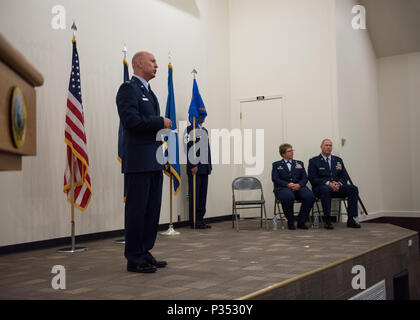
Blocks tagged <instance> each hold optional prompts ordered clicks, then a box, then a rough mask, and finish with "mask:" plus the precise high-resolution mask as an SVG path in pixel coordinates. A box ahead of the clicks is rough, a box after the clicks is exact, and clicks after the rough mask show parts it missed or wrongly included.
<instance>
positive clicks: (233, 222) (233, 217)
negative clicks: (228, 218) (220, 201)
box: [232, 203, 235, 229]
mask: <svg viewBox="0 0 420 320" xmlns="http://www.w3.org/2000/svg"><path fill="white" fill-rule="evenodd" d="M234 206H235V205H234V204H233V203H232V229H233V228H234V227H235V225H234V224H235V213H234V212H235V209H234Z"/></svg>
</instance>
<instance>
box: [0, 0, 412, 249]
mask: <svg viewBox="0 0 420 320" xmlns="http://www.w3.org/2000/svg"><path fill="white" fill-rule="evenodd" d="M353 3H354V2H353V1H352V0H349V1H335V0H316V1H314V0H263V1H258V2H256V1H252V0H229V1H227V0H186V1H175V0H142V1H135V0H124V1H120V2H118V4H117V3H114V2H111V1H102V0H92V1H80V0H72V1H70V0H64V1H61V3H60V4H62V5H64V6H65V8H66V9H67V24H66V25H67V30H64V31H63V30H53V29H52V28H51V19H52V17H53V14H52V13H51V8H52V7H53V6H54V5H56V4H57V2H56V1H52V0H51V1H48V0H45V1H40V2H37V3H36V5H35V3H34V2H33V1H30V0H17V1H13V2H10V1H8V2H6V1H3V2H1V3H0V30H2V33H3V35H4V36H5V37H6V38H7V39H9V41H10V42H11V43H12V44H13V45H14V46H15V47H16V48H17V49H18V50H20V51H21V52H22V53H23V54H24V55H25V56H26V57H27V58H28V59H29V60H30V61H31V62H32V63H33V64H34V66H35V67H36V68H38V69H39V70H40V71H41V72H42V74H43V75H44V78H45V84H44V85H43V86H42V87H41V88H38V89H37V105H38V109H37V119H38V128H37V135H38V155H37V156H36V157H27V158H25V159H24V160H23V170H22V171H21V172H2V173H0V190H1V192H0V246H4V245H9V244H17V243H23V242H30V241H37V240H44V239H51V238H57V237H65V236H68V235H69V234H70V222H69V220H70V208H69V206H68V205H67V204H66V203H65V200H64V194H63V193H62V183H63V173H64V155H65V145H64V141H63V140H64V117H65V102H66V96H67V86H68V80H69V79H68V77H69V72H70V63H71V62H70V59H71V34H72V32H71V30H70V29H69V28H70V26H71V23H72V19H73V18H74V19H76V22H77V26H78V28H79V31H78V33H77V38H78V50H79V54H80V62H81V75H82V96H83V103H84V107H85V123H86V132H87V141H88V152H89V157H90V163H91V167H90V175H91V178H92V187H93V197H92V201H91V204H90V205H89V207H88V209H87V210H86V211H85V212H84V213H80V212H78V213H77V215H76V231H77V234H87V233H93V232H102V231H108V230H116V229H122V228H123V212H124V211H123V203H122V201H121V195H122V192H123V188H122V181H123V177H122V175H121V174H120V165H119V163H118V162H117V160H116V150H117V129H118V122H119V119H118V115H117V112H116V106H115V94H116V92H117V90H118V87H119V85H120V83H121V81H122V62H121V60H122V53H121V49H122V47H123V45H124V43H125V44H126V46H127V48H128V50H129V55H128V58H129V59H131V56H132V54H133V53H134V52H135V51H137V50H140V49H146V50H150V51H152V52H154V53H155V54H156V57H157V60H158V63H159V66H160V70H159V72H158V76H157V77H156V79H154V80H153V81H152V86H153V89H154V91H155V93H156V94H157V96H158V98H159V101H160V104H161V112H162V113H164V112H165V110H164V109H165V105H166V95H167V61H168V59H167V55H168V51H169V50H170V51H171V52H172V55H173V65H174V67H175V73H174V80H175V82H174V86H175V99H176V108H177V118H178V121H182V120H186V119H187V110H188V106H189V103H190V99H191V87H192V86H191V85H192V79H191V74H190V72H191V70H192V68H193V67H195V68H197V69H198V71H199V75H198V82H199V87H200V91H201V94H202V97H203V99H204V101H205V103H206V107H207V111H208V114H209V116H208V118H207V122H206V123H207V127H208V129H222V128H227V129H233V128H240V121H239V105H240V103H239V101H240V100H241V99H244V98H249V97H255V96H257V95H265V96H269V95H281V96H282V98H283V99H282V105H283V106H284V110H283V111H284V113H283V114H284V117H285V121H284V123H285V125H286V130H285V139H284V140H285V141H287V142H290V143H292V144H293V146H294V148H295V149H296V153H295V156H296V158H297V159H301V160H303V161H304V162H305V164H306V165H307V162H308V159H309V158H310V157H312V156H314V155H316V154H318V153H319V144H320V141H321V140H322V139H323V138H325V137H330V138H332V139H333V141H334V142H335V147H336V149H335V151H336V153H337V154H339V155H341V156H343V157H344V159H345V163H346V166H347V167H348V168H349V171H350V174H351V176H352V178H353V180H354V182H355V183H356V184H357V185H358V186H359V188H360V190H361V195H362V198H363V200H364V201H365V203H366V206H367V209H368V211H369V212H388V211H395V212H418V211H420V200H419V198H420V197H418V195H419V188H418V186H417V185H416V182H417V181H419V178H420V177H418V175H419V173H418V170H416V168H417V165H418V164H419V158H420V152H419V148H418V146H417V144H418V143H417V137H418V136H419V129H417V128H418V125H419V122H420V119H419V117H420V111H419V108H418V101H419V97H418V88H419V84H420V83H419V78H418V75H419V74H420V73H419V71H420V70H419V68H420V63H419V61H420V58H419V54H413V55H406V56H398V57H391V58H385V59H380V60H379V62H378V64H377V65H376V59H375V56H374V53H373V50H372V47H371V44H370V40H369V37H368V35H367V34H366V32H364V31H360V32H357V31H355V30H353V29H351V19H352V17H353V16H352V15H351V10H350V8H351V5H352V4H353ZM81 8H83V9H81ZM130 73H131V68H130ZM378 83H379V91H377V86H378ZM377 92H379V94H378V93H377ZM261 116H262V117H267V116H269V115H265V114H262V115H261ZM342 137H343V138H346V139H347V143H346V145H345V146H344V147H341V146H340V144H339V142H340V139H341V138H342ZM281 142H284V141H278V144H280V143H281ZM390 142H391V143H390ZM389 145H393V146H394V145H395V149H392V151H389V150H390V148H389ZM276 147H277V146H276ZM394 150H395V151H394ZM394 154H397V155H403V157H404V161H405V162H404V163H403V164H401V167H402V169H401V170H395V163H394V162H393V155H394ZM182 169H183V174H182V178H183V185H182V188H181V192H180V194H179V195H178V196H177V197H176V198H175V204H174V220H175V221H176V218H177V216H178V215H180V216H181V219H182V220H183V221H185V220H187V219H188V212H187V198H186V194H187V179H186V175H185V167H184V166H182ZM265 170H271V168H265ZM234 174H235V170H233V166H229V165H222V164H220V165H215V166H214V172H213V174H212V176H211V177H210V181H209V193H208V200H207V201H208V202H207V204H208V205H207V217H216V216H221V215H226V214H230V210H231V189H230V188H231V187H230V185H231V181H232V178H233V177H234ZM168 189H169V186H168V181H167V179H166V178H165V182H164V194H163V204H162V214H161V220H160V222H161V223H167V222H168V221H169V201H168V193H169V190H168ZM268 214H269V216H270V215H271V213H270V212H269V213H268Z"/></svg>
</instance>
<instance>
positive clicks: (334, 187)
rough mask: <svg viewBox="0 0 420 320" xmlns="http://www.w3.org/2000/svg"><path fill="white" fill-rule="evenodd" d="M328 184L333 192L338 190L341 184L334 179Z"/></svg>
mask: <svg viewBox="0 0 420 320" xmlns="http://www.w3.org/2000/svg"><path fill="white" fill-rule="evenodd" d="M328 185H329V187H330V188H331V189H332V191H334V192H338V191H339V190H340V187H341V185H340V184H339V183H338V182H336V181H330V183H329V184H328Z"/></svg>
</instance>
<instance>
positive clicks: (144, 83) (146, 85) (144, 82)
mask: <svg viewBox="0 0 420 320" xmlns="http://www.w3.org/2000/svg"><path fill="white" fill-rule="evenodd" d="M133 77H136V78H137V79H139V80H140V81H141V83H143V85H144V86H145V87H146V89H147V91H149V83H148V82H147V81H146V80H144V79H143V78H142V77H140V76H138V75H136V74H133Z"/></svg>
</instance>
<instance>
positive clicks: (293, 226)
mask: <svg viewBox="0 0 420 320" xmlns="http://www.w3.org/2000/svg"><path fill="white" fill-rule="evenodd" d="M287 228H289V230H296V228H295V225H294V224H288V225H287Z"/></svg>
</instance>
